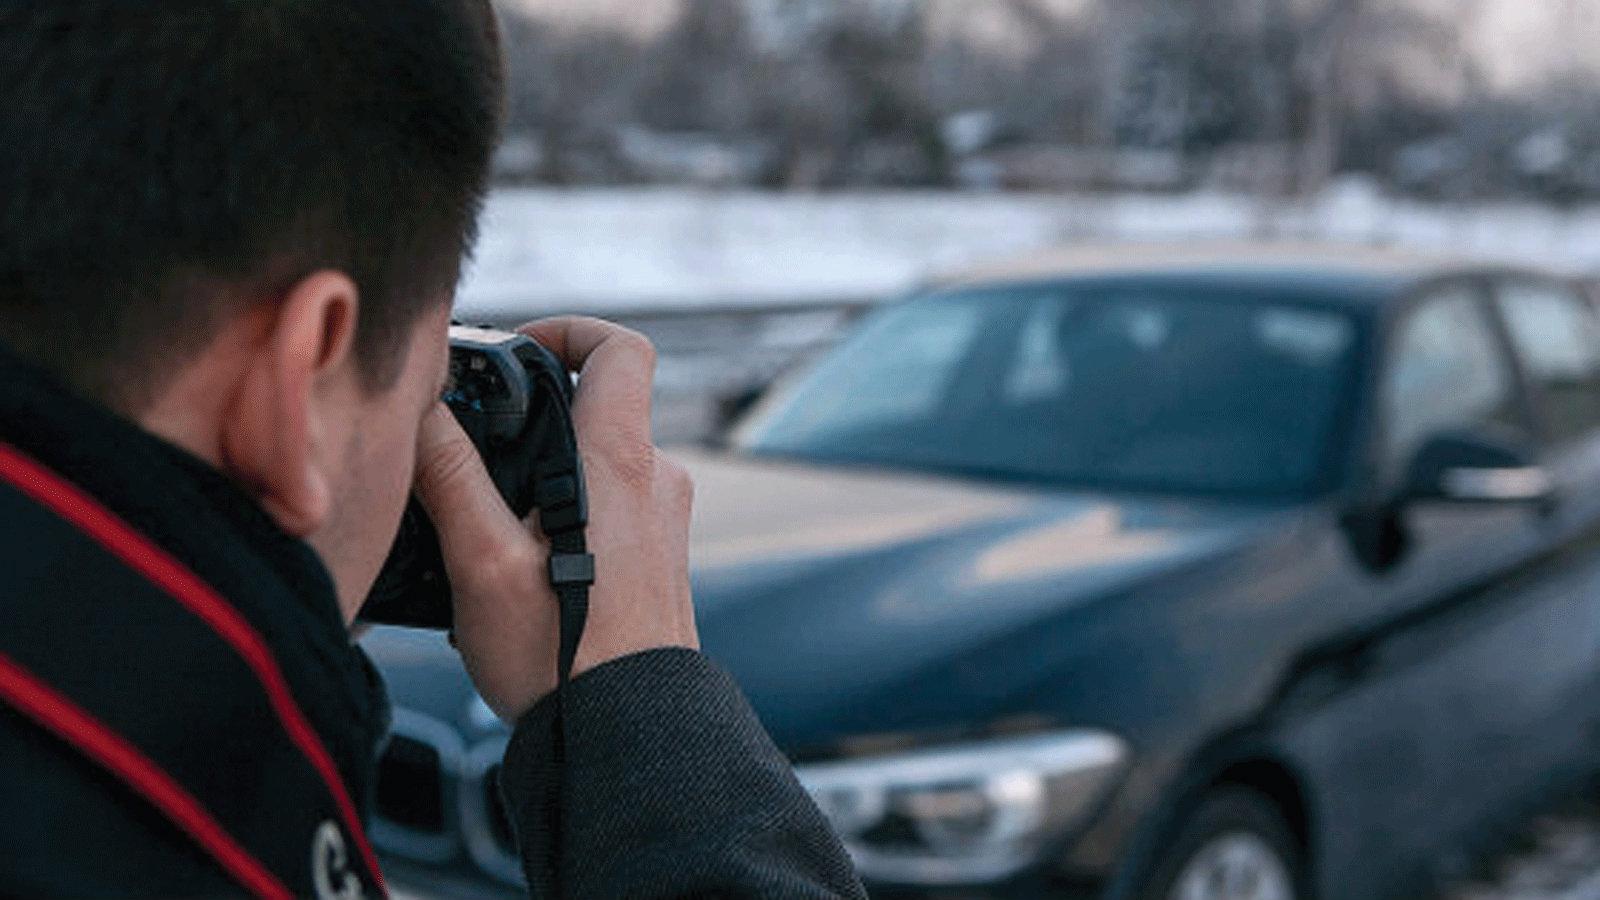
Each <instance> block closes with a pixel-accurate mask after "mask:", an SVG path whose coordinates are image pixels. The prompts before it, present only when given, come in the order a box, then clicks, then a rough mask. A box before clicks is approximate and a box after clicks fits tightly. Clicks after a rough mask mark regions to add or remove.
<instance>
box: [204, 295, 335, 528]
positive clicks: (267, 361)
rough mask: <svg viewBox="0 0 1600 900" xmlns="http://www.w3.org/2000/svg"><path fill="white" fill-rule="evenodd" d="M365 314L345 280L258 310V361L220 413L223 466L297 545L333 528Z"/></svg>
mask: <svg viewBox="0 0 1600 900" xmlns="http://www.w3.org/2000/svg"><path fill="white" fill-rule="evenodd" d="M359 311H360V294H359V292H358V291H357V289H356V285H355V283H354V282H353V281H351V280H350V278H349V277H348V276H346V275H345V274H343V273H341V272H334V271H323V272H317V273H315V274H313V275H310V276H308V277H306V278H305V279H303V280H301V281H300V282H298V283H297V284H295V286H294V287H293V288H291V289H290V291H289V293H288V294H287V295H285V296H284V297H283V298H282V299H280V300H279V301H277V302H276V303H274V304H270V305H268V306H266V307H264V308H263V309H262V310H261V311H260V313H259V315H260V317H261V318H260V320H259V324H258V327H257V329H256V331H255V334H254V335H253V338H254V339H253V340H252V341H251V342H250V347H251V350H250V355H251V356H252V357H253V358H252V359H250V360H248V363H249V364H248V366H246V368H245V371H244V373H243V374H242V376H241V378H240V382H239V389H238V390H237V391H236V392H235V395H234V396H233V398H232V399H231V401H230V403H229V408H228V409H226V410H224V415H223V422H222V435H221V437H222V442H221V444H222V446H221V450H222V454H223V459H224V461H225V467H226V468H227V469H228V471H229V472H230V474H232V475H233V476H234V477H235V478H237V479H239V480H241V481H243V482H245V483H246V484H247V485H249V486H250V487H251V488H252V489H253V490H254V492H255V494H256V498H257V500H258V501H259V502H260V503H261V505H262V506H263V507H264V508H265V509H266V510H267V512H268V513H269V514H270V515H271V516H272V517H273V518H274V519H276V520H277V522H278V525H279V526H280V527H282V528H283V529H284V530H285V531H287V532H289V533H290V534H293V535H295V536H297V537H305V536H306V535H309V534H311V533H312V532H314V531H316V530H317V528H318V527H320V526H321V525H322V524H323V522H325V521H326V520H327V518H328V515H329V511H330V509H331V507H332V504H333V491H334V486H333V479H334V478H336V477H337V476H338V472H337V469H338V467H339V466H340V465H341V464H342V461H343V459H344V456H345V451H346V449H347V445H348V442H349V441H350V440H351V439H352V437H353V433H352V432H353V427H354V422H353V421H352V419H353V408H352V407H353V405H354V402H355V400H356V398H357V396H358V393H357V392H358V391H359V389H360V381H359V378H358V375H357V372H356V371H355V368H356V367H355V361H354V358H353V354H352V347H353V344H354V341H355V331H356V320H357V315H358V313H359Z"/></svg>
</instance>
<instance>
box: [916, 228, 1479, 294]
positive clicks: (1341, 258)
mask: <svg viewBox="0 0 1600 900" xmlns="http://www.w3.org/2000/svg"><path fill="white" fill-rule="evenodd" d="M1498 268H1501V267H1492V266H1486V265H1484V264H1481V263H1474V262H1470V261H1465V260H1460V259H1453V258H1450V257H1448V256H1436V255H1428V254H1420V253H1413V252H1408V251H1402V250H1394V249H1390V248H1377V247H1365V246H1361V245H1354V244H1343V245H1342V244H1317V243H1290V242H1231V243H1183V244H1109V245H1083V246H1075V247H1068V248H1064V249H1060V250H1055V251H1051V252H1047V253H1043V254H1036V255H1033V256H1027V257H1023V258H1020V259H1014V260H1010V261H1006V262H1002V263H998V264H992V265H986V266H981V267H978V268H974V269H969V270H966V271H963V272H958V273H955V274H953V275H948V276H945V277H943V278H938V279H935V280H934V281H933V282H932V283H931V286H932V287H934V288H937V289H944V290H952V289H970V288H980V287H992V286H1002V285H1004V286H1023V285H1039V284H1059V283H1065V282H1095V283H1097V284H1129V285H1131V284H1136V283H1137V284H1163V285H1171V284H1174V283H1197V284H1204V285H1206V286H1207V287H1213V288H1229V287H1233V288H1238V289H1243V290H1251V291H1261V290H1272V291H1289V292H1293V293H1295V294H1296V295H1300V296H1314V297H1316V298H1317V299H1319V300H1322V301H1324V302H1329V303H1348V304H1352V305H1373V304H1382V303H1385V302H1388V301H1390V300H1392V299H1394V298H1396V297H1399V296H1401V295H1403V294H1404V292H1405V290H1406V289H1407V288H1409V287H1411V286H1413V285H1416V284H1418V283H1420V282H1423V281H1427V280H1430V279H1433V278H1438V277H1443V276H1448V275H1458V274H1467V273H1473V272H1481V271H1485V270H1491V269H1498Z"/></svg>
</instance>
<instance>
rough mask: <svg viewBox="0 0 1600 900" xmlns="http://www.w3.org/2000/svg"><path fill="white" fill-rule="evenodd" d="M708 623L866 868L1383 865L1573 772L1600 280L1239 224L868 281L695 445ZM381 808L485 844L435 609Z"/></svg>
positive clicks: (1222, 872) (405, 687)
mask: <svg viewBox="0 0 1600 900" xmlns="http://www.w3.org/2000/svg"><path fill="white" fill-rule="evenodd" d="M685 461H686V462H687V463H688V464H689V466H690V467H691V469H692V470H693V471H694V473H695V474H696V476H697V481H698V484H699V497H700V507H699V510H698V512H697V524H696V546H695V578H696V596H697V606H698V609H699V616H700V624H701V629H702V633H703V638H704V644H705V647H706V649H707V650H708V652H710V653H711V654H712V655H713V656H715V657H716V658H718V659H719V660H720V661H722V662H723V663H724V664H725V665H726V666H728V667H729V668H730V669H731V670H732V671H733V672H734V673H735V674H736V675H737V677H738V678H739V680H740V681H741V683H742V684H743V686H744V688H745V690H746V691H747V693H748V694H749V696H750V698H751V700H752V701H753V703H754V704H755V706H756V708H757V709H758V710H759V711H760V713H761V715H762V717H763V719H764V721H765V722H766V724H767V726H768V728H769V729H770V730H771V732H772V734H773V736H774V737H775V738H776V740H777V741H778V743H779V744H780V746H782V747H783V748H785V750H786V751H787V752H788V753H789V754H790V755H791V757H792V758H793V759H794V761H795V763H796V765H797V767H798V769H799V772H800V775H801V778H802V780H803V781H804V782H805V783H806V785H807V786H808V787H809V788H810V789H811V791H812V793H813V795H814V796H815V797H816V799H817V801H818V803H819V804H820V805H821V806H822V808H823V809H824V810H825V811H826V812H827V813H828V815H829V816H830V818H831V819H832V821H833V822H834V824H835V825H836V827H837V828H838V830H839V831H840V832H841V834H842V835H843V836H844V838H845V840H846V843H847V844H848V845H849V847H850V849H851V850H852V852H853V854H854V855H855V857H856V859H857V862H858V864H859V866H860V870H861V872H862V875H863V876H864V877H865V878H866V879H868V880H869V882H870V883H871V884H872V885H874V886H875V888H876V891H875V893H881V894H882V895H884V896H893V895H896V894H900V893H907V894H914V895H917V896H948V897H981V896H1014V897H1076V896H1098V895H1108V896H1115V897H1127V898H1139V900H1157V898H1159V900H1211V898H1230V900H1304V898H1322V900H1339V898H1350V900H1377V898H1384V897H1397V898H1398V897H1418V896H1423V895H1425V894H1426V893H1427V892H1428V891H1429V890H1430V889H1431V886H1432V883H1433V879H1434V877H1435V876H1436V874H1437V867H1438V863H1439V861H1441V860H1454V859H1460V858H1462V857H1463V856H1464V855H1469V854H1471V853H1472V852H1474V851H1475V850H1477V849H1479V848H1481V847H1482V846H1485V845H1486V844H1487V843H1488V842H1490V841H1492V840H1494V838H1495V836H1496V834H1497V833H1498V829H1500V828H1501V827H1502V826H1504V825H1505V824H1507V823H1508V822H1511V821H1513V820H1514V818H1515V816H1516V815H1517V814H1518V813H1519V812H1521V811H1524V810H1526V809H1527V808H1528V807H1529V806H1530V805H1532V804H1536V803H1538V802H1539V801H1540V800H1541V799H1543V798H1546V797H1548V796H1550V795H1552V794H1553V793H1554V792H1557V791H1560V790H1562V789H1563V788H1565V787H1567V786H1568V785H1571V784H1573V783H1575V780H1576V779H1579V778H1582V777H1586V776H1588V775H1590V774H1591V773H1592V772H1593V771H1594V770H1595V769H1596V768H1600V767H1597V766H1596V764H1595V763H1596V758H1595V754H1594V752H1593V748H1594V747H1595V739H1596V738H1597V737H1600V314H1597V311H1596V307H1595V305H1594V304H1593V303H1592V302H1591V300H1590V298H1589V297H1588V296H1587V295H1585V294H1584V293H1583V292H1582V291H1581V290H1580V289H1579V288H1578V287H1577V286H1575V285H1574V284H1571V283H1569V282H1566V281H1563V280H1559V279H1554V278H1550V277H1546V276H1543V275H1539V274H1535V273H1528V272H1518V271H1510V270H1500V269H1481V268H1474V267H1464V266H1453V265H1442V264H1437V263H1431V262H1426V261H1417V260H1411V259H1400V258H1390V257H1382V258H1373V257H1372V255H1371V254H1365V253H1363V252H1361V251H1319V250H1316V249H1304V250H1298V251H1292V252H1291V251H1284V250H1268V249H1265V248H1255V249H1251V248H1244V249H1237V250H1232V251H1228V252H1220V251H1218V252H1195V251H1171V252H1142V253H1127V254H1117V255H1111V256H1107V257H1102V258H1098V259H1095V258H1089V259H1087V260H1086V259H1076V260H1073V259H1057V260H1053V261H1049V262H1046V263H1043V264H1030V265H1026V266H1017V267H1013V268H1010V269H1007V270H999V271H996V272H993V273H989V274H986V275H983V276H980V277H974V278H967V279H962V280H959V281H952V282H948V283H945V284H943V285H940V286H937V287H934V288H931V289H929V290H927V291H925V292H923V293H921V294H919V295H918V296H916V297H914V298H912V299H910V300H908V301H906V302H903V303H898V304H894V305H891V306H887V307H885V308H883V309H881V310H879V311H877V312H875V313H874V314H872V315H871V316H869V317H868V319H867V320H866V321H865V322H863V323H862V324H861V325H860V327H859V328H858V329H856V330H855V331H854V333H853V334H852V335H850V336H849V337H848V338H847V339H846V340H844V341H843V342H842V343H841V344H840V345H839V346H838V347H837V348H836V349H835V350H833V351H832V352H831V353H830V354H829V355H827V356H826V358H824V359H822V360H821V361H820V362H819V363H818V364H816V365H814V366H812V367H810V368H808V369H807V370H806V371H804V372H803V373H800V374H799V375H798V376H797V377H793V378H790V379H788V380H786V381H785V382H784V383H782V384H780V385H778V386H777V387H775V388H774V389H773V390H772V391H771V392H770V393H769V395H768V396H767V397H766V398H764V399H763V400H762V401H761V402H760V404H759V405H758V406H757V408H756V409H755V410H753V411H752V413H751V414H750V415H749V416H748V417H747V418H746V419H745V420H744V421H743V422H742V423H741V424H740V425H739V427H738V428H737V429H736V431H735V432H734V433H733V435H732V437H731V439H730V447H729V448H728V449H727V450H726V451H725V452H717V453H710V452H705V453H700V452H697V453H693V454H688V455H686V457H685ZM367 645H368V647H369V648H370V649H371V651H372V652H373V654H374V656H375V657H376V658H377V660H378V661H379V663H380V665H381V666H382V668H383V669H384V671H385V673H386V675H387V676H388V678H389V681H390V684H391V687H392V690H393V693H394V696H395V700H396V703H397V705H398V706H399V707H400V708H401V712H400V714H399V716H398V718H397V723H396V724H397V737H396V739H395V740H394V742H393V743H392V745H391V747H390V750H389V754H388V756H387V758H386V762H385V766H384V769H383V773H384V774H383V780H382V784H381V785H380V791H379V810H378V813H379V816H378V820H379V821H378V824H377V828H376V829H375V838H376V839H377V840H378V842H379V843H380V844H381V845H382V846H383V847H384V848H385V849H386V850H387V852H388V853H389V854H390V855H391V857H397V858H400V859H403V860H408V861H409V862H410V863H411V864H410V865H405V864H402V867H401V869H400V873H399V874H400V880H401V881H402V882H407V881H409V882H412V883H418V884H432V885H434V886H435V887H439V888H440V889H445V890H451V891H455V892H460V891H463V890H468V889H471V890H482V889H484V888H483V887H482V886H483V885H484V884H486V883H488V880H486V879H483V878H482V876H481V874H479V873H487V874H488V875H489V876H492V878H493V879H497V880H499V881H500V882H502V883H505V884H510V883H514V881H515V878H516V863H515V860H514V859H513V857H512V856H511V855H510V854H511V851H510V846H511V845H510V843H509V839H508V835H507V833H506V828H505V825H504V822H503V820H502V819H501V817H500V814H499V811H498V808H497V802H496V799H495V797H494V790H493V787H492V779H491V778H490V775H491V774H492V770H493V768H494V766H495V765H497V764H498V761H499V755H500V754H499V751H500V749H501V747H502V746H503V742H504V739H505V731H504V729H503V728H502V727H501V726H500V725H499V724H498V723H496V722H495V721H494V720H493V717H492V716H490V715H489V714H488V712H487V710H486V709H485V708H484V707H483V705H482V704H481V702H478V701H476V700H475V698H474V696H473V694H472V691H471V688H470V685H469V683H468V682H467V680H466V678H465V676H464V675H462V674H461V671H460V665H459V663H458V662H457V660H456V657H455V655H454V653H453V652H452V651H451V650H450V649H449V648H448V646H446V645H445V644H444V642H443V641H442V639H440V638H438V637H436V636H433V635H426V634H420V633H404V632H397V631H380V632H378V633H376V634H374V635H373V636H371V637H369V638H368V640H367Z"/></svg>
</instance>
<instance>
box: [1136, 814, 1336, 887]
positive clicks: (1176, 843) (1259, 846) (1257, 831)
mask: <svg viewBox="0 0 1600 900" xmlns="http://www.w3.org/2000/svg"><path fill="white" fill-rule="evenodd" d="M1303 855H1304V854H1303V853H1302V852H1301V849H1300V846H1299V843H1298V842H1297V841H1296V840H1295V837H1294V834H1293V833H1292V832H1291V831H1290V830H1289V825H1288V823H1287V822H1285V821H1284V819H1283V816H1282V814H1280V813H1279V812H1278V809H1277V807H1276V806H1275V805H1274V804H1273V803H1272V801H1271V800H1269V799H1267V798H1266V797H1265V796H1263V795H1261V794H1260V793H1257V792H1256V791H1252V790H1248V789H1245V788H1225V789H1222V790H1219V791H1216V792H1215V793H1212V794H1210V795H1208V796H1207V797H1205V798H1204V799H1203V800H1201V801H1200V803H1199V804H1197V805H1196V806H1194V807H1193V808H1192V809H1191V810H1190V812H1189V813H1188V815H1186V816H1185V817H1184V819H1183V821H1182V822H1181V823H1180V824H1179V825H1178V827H1177V828H1176V830H1174V832H1173V833H1172V837H1171V839H1170V840H1169V841H1168V842H1167V844H1166V847H1165V848H1164V849H1163V850H1162V851H1161V852H1160V854H1159V855H1158V856H1157V858H1156V864H1155V865H1154V866H1153V867H1152V868H1151V870H1150V877H1149V879H1148V880H1147V881H1146V882H1145V887H1144V889H1143V890H1141V891H1139V892H1138V893H1137V894H1136V896H1137V897H1139V898H1140V900H1306V898H1307V896H1308V894H1307V892H1306V890H1305V889H1304V885H1305V867H1304V861H1303Z"/></svg>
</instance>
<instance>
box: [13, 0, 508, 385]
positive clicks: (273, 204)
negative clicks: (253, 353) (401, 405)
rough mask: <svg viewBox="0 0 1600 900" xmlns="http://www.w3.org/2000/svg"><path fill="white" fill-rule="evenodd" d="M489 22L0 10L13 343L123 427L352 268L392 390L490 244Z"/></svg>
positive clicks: (374, 3) (272, 6) (103, 3)
mask: <svg viewBox="0 0 1600 900" xmlns="http://www.w3.org/2000/svg"><path fill="white" fill-rule="evenodd" d="M502 81H503V79H502V75H501V59H500V51H499V46H498V40H497V36H496V31H495V26H494V15H493V12H492V11H491V10H490V8H489V5H488V0H0V343H4V344H6V345H8V346H10V347H11V348H12V349H13V350H15V351H16V352H19V353H21V354H22V355H23V356H24V357H26V358H28V359H31V360H33V361H35V362H39V363H42V364H44V365H45V366H47V367H49V368H51V369H53V370H55V371H57V372H58V373H60V374H62V375H63V376H65V377H66V378H67V380H68V382H69V383H70V384H72V385H73V386H74V387H76V388H78V389H79V390H81V391H83V392H84V393H87V394H89V395H91V396H95V397H98V398H100V399H102V400H105V401H106V402H108V403H112V404H113V405H117V406H120V407H123V408H130V407H132V408H137V407H138V406H139V405H140V404H142V403H145V402H147V401H148V400H149V399H151V397H152V395H153V394H154V392H155V391H156V390H158V389H159V387H160V385H161V384H162V380H163V378H164V377H165V376H168V375H171V374H174V373H175V371H176V370H177V369H178V367H179V366H180V365H182V364H183V363H185V362H187V360H188V357H189V355H190V354H192V353H194V352H196V351H198V350H199V349H201V348H203V347H204V346H205V345H206V343H207V341H208V339H209V335H210V334H211V333H212V332H213V331H214V330H215V329H216V328H218V327H219V326H220V324H221V323H222V322H224V321H226V317H228V316H231V315H234V314H237V313H238V312H239V311H240V310H241V309H243V308H244V306H245V305H246V304H249V303H254V302H263V301H270V300H271V299H272V298H273V297H275V296H281V295H282V293H283V292H285V291H286V290H287V289H288V288H289V287H291V286H292V285H293V284H295V283H296V282H298V281H299V280H300V279H301V278H303V277H304V276H306V275H308V274H310V273H312V272H314V271H317V270H319V269H325V268H333V269H338V270H341V271H344V272H346V273H348V274H349V275H350V276H351V277H352V278H353V280H354V281H355V282H356V284H357V285H358V287H359V288H360V290H361V297H362V304H361V314H360V319H359V322H358V324H357V337H356V354H357V359H358V361H359V363H360V365H361V371H362V374H363V376H364V380H365V381H366V382H367V384H368V386H369V387H370V388H373V389H377V388H381V387H383V386H385V385H387V384H389V383H392V381H393V379H394V377H395V376H396V373H397V372H398V370H399V365H398V364H397V361H396V360H397V358H398V357H400V356H402V355H403V354H402V351H403V348H404V346H405V338H406V336H407V335H408V334H409V333H410V330H411V328H412V327H413V326H414V325H415V323H416V321H417V319H418V318H419V316H420V315H421V314H422V313H423V312H424V311H426V310H428V309H430V308H433V305H434V304H436V303H437V302H438V301H439V300H440V299H441V298H442V297H447V296H449V295H450V294H451V293H452V292H453V289H454V287H455V283H456V281H457V280H458V278H459V277H460V268H461V264H462V260H463V258H464V256H465V255H466V254H468V253H470V251H471V247H472V244H473V241H474V240H475V238H476V228H477V224H476V223H477V218H478V214H479V212H480V210H481V208H482V204H483V197H484V192H485V190H486V182H487V179H488V170H489V160H490V157H491V155H492V153H493V149H494V146H495V143H496V141H497V140H498V137H499V128H500V119H501V104H502V95H503V91H504V87H503V83H502Z"/></svg>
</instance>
